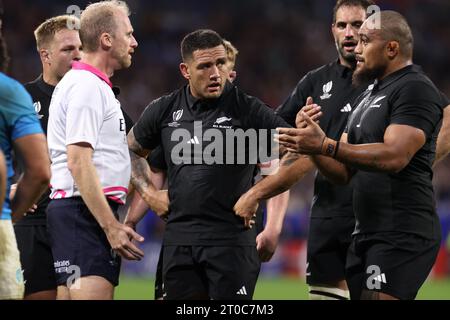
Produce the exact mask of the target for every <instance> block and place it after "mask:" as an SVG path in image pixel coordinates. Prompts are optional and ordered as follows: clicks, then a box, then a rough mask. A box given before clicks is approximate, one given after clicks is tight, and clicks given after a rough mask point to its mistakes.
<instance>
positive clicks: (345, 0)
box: [333, 0, 375, 23]
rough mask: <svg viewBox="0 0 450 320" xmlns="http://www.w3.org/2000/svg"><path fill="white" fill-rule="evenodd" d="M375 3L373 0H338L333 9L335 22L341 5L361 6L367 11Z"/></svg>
mask: <svg viewBox="0 0 450 320" xmlns="http://www.w3.org/2000/svg"><path fill="white" fill-rule="evenodd" d="M374 4H375V2H373V1H372V0H337V1H336V5H335V6H334V9H333V23H336V13H337V11H338V10H339V8H341V7H361V8H363V9H364V10H365V11H366V13H367V8H368V7H370V6H372V5H374Z"/></svg>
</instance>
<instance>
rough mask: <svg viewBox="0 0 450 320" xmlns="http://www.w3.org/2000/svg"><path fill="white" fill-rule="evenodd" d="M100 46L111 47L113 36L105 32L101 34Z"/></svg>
mask: <svg viewBox="0 0 450 320" xmlns="http://www.w3.org/2000/svg"><path fill="white" fill-rule="evenodd" d="M100 46H101V48H103V49H109V48H111V47H112V36H111V35H110V34H109V33H107V32H104V33H102V34H101V35H100Z"/></svg>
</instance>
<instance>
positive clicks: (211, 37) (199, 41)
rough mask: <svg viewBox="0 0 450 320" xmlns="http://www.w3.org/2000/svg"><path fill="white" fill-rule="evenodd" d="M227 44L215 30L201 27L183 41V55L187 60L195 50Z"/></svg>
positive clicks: (184, 59)
mask: <svg viewBox="0 0 450 320" xmlns="http://www.w3.org/2000/svg"><path fill="white" fill-rule="evenodd" d="M220 45H223V46H224V47H225V44H224V42H223V39H222V37H221V36H220V35H219V34H218V33H217V32H215V31H213V30H209V29H199V30H196V31H194V32H191V33H189V34H188V35H186V36H185V37H184V38H183V41H181V57H182V58H183V61H184V62H186V61H187V60H188V59H190V58H191V57H192V54H193V53H194V51H195V50H202V49H210V48H214V47H217V46H220Z"/></svg>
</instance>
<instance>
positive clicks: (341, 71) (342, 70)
mask: <svg viewBox="0 0 450 320" xmlns="http://www.w3.org/2000/svg"><path fill="white" fill-rule="evenodd" d="M334 65H335V68H336V72H337V74H338V75H339V76H340V77H341V78H347V76H348V75H350V76H351V75H352V74H353V70H352V69H350V68H349V67H346V66H344V65H342V64H341V61H340V60H339V58H337V59H336V60H335V61H334Z"/></svg>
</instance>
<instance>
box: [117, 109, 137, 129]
mask: <svg viewBox="0 0 450 320" xmlns="http://www.w3.org/2000/svg"><path fill="white" fill-rule="evenodd" d="M120 109H122V113H123V117H124V119H125V130H126V133H127V134H128V132H130V130H131V128H133V125H134V122H133V120H131V118H130V116H129V115H128V114H127V113H126V112H125V110H124V109H123V108H122V107H121V108H120Z"/></svg>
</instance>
